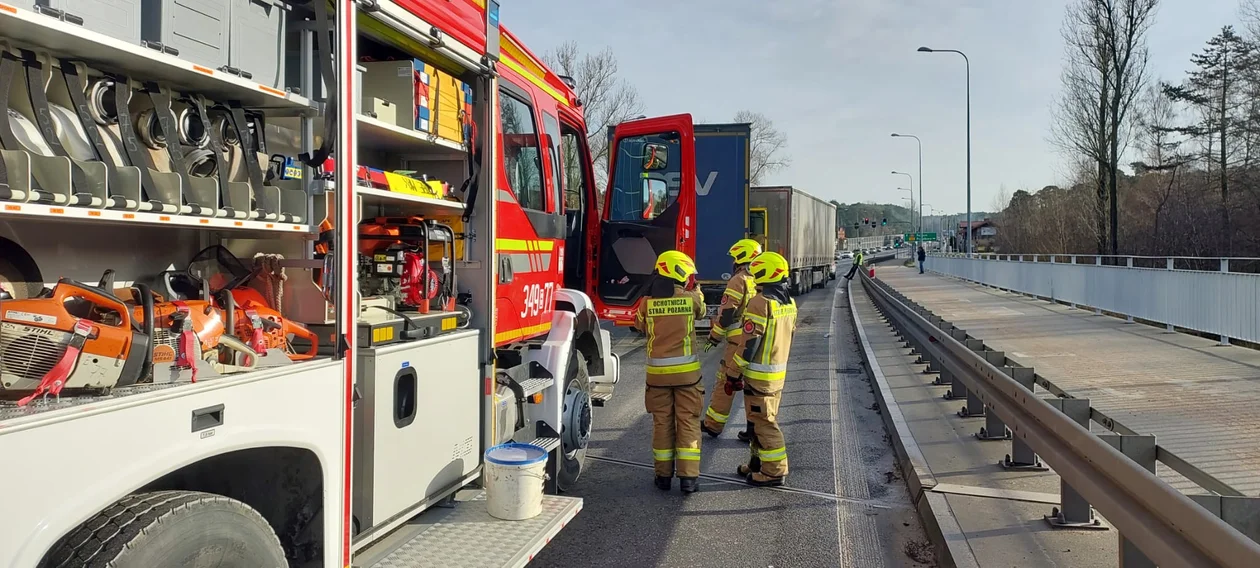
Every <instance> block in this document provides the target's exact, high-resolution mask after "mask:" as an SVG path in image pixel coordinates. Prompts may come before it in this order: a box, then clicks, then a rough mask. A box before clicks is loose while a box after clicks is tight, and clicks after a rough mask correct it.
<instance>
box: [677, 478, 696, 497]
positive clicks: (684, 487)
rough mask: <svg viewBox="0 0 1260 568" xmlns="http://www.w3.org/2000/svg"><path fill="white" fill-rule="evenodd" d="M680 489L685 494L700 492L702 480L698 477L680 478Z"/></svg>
mask: <svg viewBox="0 0 1260 568" xmlns="http://www.w3.org/2000/svg"><path fill="white" fill-rule="evenodd" d="M678 489H679V490H681V491H682V492H683V493H695V492H697V491H699V490H700V478H698V477H679V478H678Z"/></svg>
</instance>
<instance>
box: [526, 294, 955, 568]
mask: <svg viewBox="0 0 1260 568" xmlns="http://www.w3.org/2000/svg"><path fill="white" fill-rule="evenodd" d="M838 282H839V283H840V284H841V287H842V288H843V283H844V282H845V281H844V279H843V278H841V279H839V280H838ZM834 286H835V284H834V283H833V284H832V285H829V286H828V287H827V288H826V289H825V290H814V291H813V292H811V293H810V294H807V295H805V296H801V297H798V298H797V303H798V308H799V319H798V323H799V327H798V330H797V333H796V338H795V343H794V345H793V347H792V357H791V359H790V361H789V365H788V378H787V385H786V389H785V392H784V399H783V404H782V408H781V410H780V421H781V423H782V424H783V427H784V432H785V437H786V438H787V447H788V459H789V463H790V471H791V473H790V475H789V478H788V487H787V488H785V489H782V490H780V489H762V488H753V487H748V486H746V485H744V484H743V483H742V482H740V481H738V479H737V478H736V476H735V468H736V467H737V466H738V465H739V464H740V463H742V462H744V461H746V460H747V457H748V448H747V445H746V444H743V443H740V442H739V441H738V440H736V439H735V432H737V431H739V430H742V429H743V427H744V424H745V422H744V421H745V417H744V414H743V402H742V396H740V397H737V398H736V407H735V410H733V411H732V413H731V420H730V423H728V424H727V428H726V431H725V432H724V433H723V435H722V437H721V438H718V439H716V440H715V439H712V438H709V437H708V436H705V437H704V439H703V441H702V461H701V471H702V472H703V473H704V474H705V476H706V477H704V478H702V480H701V483H702V486H701V490H700V492H699V493H696V494H694V495H689V496H685V497H684V496H683V495H682V494H681V493H680V492H679V491H678V490H677V483H676V482H675V489H674V490H673V491H670V492H668V493H665V492H661V491H658V490H657V489H655V488H654V487H653V485H652V471H651V463H652V453H651V444H650V441H651V427H652V426H651V418H650V416H649V415H648V414H647V412H646V411H645V410H644V407H643V390H644V371H643V361H644V354H643V341H642V339H640V338H638V337H637V336H635V335H633V334H631V333H628V332H626V331H624V330H618V331H617V332H614V349H615V350H616V352H617V353H618V354H620V355H621V357H622V359H621V362H622V377H621V382H620V384H618V386H617V393H616V396H615V397H614V398H613V400H612V401H610V403H609V404H608V406H605V407H603V408H598V409H596V411H597V414H596V416H595V431H594V433H593V440H592V447H591V450H590V451H589V452H588V455H587V469H586V471H585V472H584V473H583V474H582V477H581V479H580V480H579V482H578V486H577V488H576V489H575V490H574V491H572V492H571V494H572V495H574V496H578V497H582V498H583V499H584V500H585V505H584V508H583V510H582V512H581V513H579V514H578V516H577V518H576V519H574V521H573V522H572V523H570V524H569V526H568V527H567V528H566V529H565V530H563V531H561V533H560V534H559V536H558V537H557V538H556V539H555V540H553V541H552V542H551V544H549V545H548V546H547V547H546V548H544V549H543V551H542V553H541V554H540V555H539V556H538V557H537V558H536V559H535V560H534V562H533V563H532V564H531V566H540V567H573V568H577V567H582V568H587V567H620V566H626V567H630V566H633V567H643V566H669V567H675V566H715V567H741V568H742V567H781V568H782V567H812V566H844V567H862V568H874V567H879V566H888V567H893V566H931V565H933V562H934V561H933V560H932V559H931V552H930V551H931V547H930V546H929V545H928V543H927V540H926V538H925V537H924V534H923V529H922V527H921V526H920V523H919V520H918V517H917V516H916V515H915V513H914V510H913V509H912V507H911V503H910V498H909V495H908V493H907V491H906V488H905V484H904V482H903V481H902V479H901V475H900V473H899V472H898V471H897V468H896V466H895V463H894V459H893V450H892V448H891V446H890V442H889V439H888V437H887V435H886V434H885V431H884V427H883V423H882V422H881V421H880V417H879V414H878V411H877V410H876V408H877V406H876V405H875V402H874V395H873V394H872V391H871V388H870V386H869V383H868V381H867V378H866V374H865V372H864V371H863V370H862V366H861V357H860V356H859V355H858V350H857V349H858V348H857V340H856V334H855V333H854V331H853V329H852V325H851V323H850V320H849V315H848V300H847V297H846V296H845V293H844V292H843V291H841V293H839V294H835V289H834ZM833 302H834V303H835V306H837V307H836V309H834V310H833ZM833 318H834V322H833ZM719 357H720V353H719V351H718V350H717V349H715V350H713V351H711V352H710V353H709V354H708V356H707V357H706V358H705V362H704V373H705V387H706V392H712V388H713V382H714V376H715V374H716V372H717V366H718V359H719ZM706 402H707V396H706ZM715 476H716V477H715ZM920 559H921V560H922V561H920Z"/></svg>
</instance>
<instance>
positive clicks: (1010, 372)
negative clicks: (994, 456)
mask: <svg viewBox="0 0 1260 568" xmlns="http://www.w3.org/2000/svg"><path fill="white" fill-rule="evenodd" d="M1003 363H1005V362H1003ZM1002 372H1003V373H1006V376H1008V377H1014V376H1015V367H1012V366H1010V365H1006V366H1003V367H1002ZM988 411H989V412H988V413H986V414H985V415H984V426H981V427H980V431H979V432H978V433H976V438H977V439H979V440H984V441H996V440H1009V439H1011V433H1010V432H1008V431H1007V430H1006V422H1004V421H1003V420H1002V417H1001V416H998V413H997V412H995V411H993V409H991V408H990V409H988Z"/></svg>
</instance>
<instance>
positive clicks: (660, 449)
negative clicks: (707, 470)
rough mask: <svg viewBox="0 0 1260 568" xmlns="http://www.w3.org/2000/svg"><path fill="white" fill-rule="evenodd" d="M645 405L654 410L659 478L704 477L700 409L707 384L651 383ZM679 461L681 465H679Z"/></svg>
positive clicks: (655, 448)
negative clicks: (657, 384) (659, 385)
mask: <svg viewBox="0 0 1260 568" xmlns="http://www.w3.org/2000/svg"><path fill="white" fill-rule="evenodd" d="M644 404H645V405H646V406H647V411H648V412H650V413H652V458H653V463H654V464H655V466H656V468H655V469H656V475H657V476H659V477H673V476H674V474H675V472H676V473H677V474H678V477H699V476H700V409H701V408H702V407H703V406H704V387H702V386H700V384H699V383H696V384H694V385H685V386H678V387H654V386H648V387H647V392H646V393H645V394H644ZM675 463H676V464H677V466H675Z"/></svg>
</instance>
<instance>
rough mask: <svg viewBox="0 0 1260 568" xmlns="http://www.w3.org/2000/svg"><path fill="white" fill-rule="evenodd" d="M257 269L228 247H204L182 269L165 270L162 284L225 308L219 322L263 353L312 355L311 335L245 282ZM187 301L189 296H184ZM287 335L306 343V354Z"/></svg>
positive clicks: (177, 294) (302, 357)
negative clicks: (241, 259)
mask: <svg viewBox="0 0 1260 568" xmlns="http://www.w3.org/2000/svg"><path fill="white" fill-rule="evenodd" d="M256 275H257V271H255V270H253V269H251V268H249V267H246V266H245V264H244V263H242V262H241V261H240V259H238V258H236V255H233V254H232V253H231V252H230V251H228V250H227V249H226V248H224V247H222V246H219V245H215V246H211V247H207V248H205V249H203V250H202V251H201V252H198V253H197V254H196V256H194V257H193V259H192V261H191V262H189V263H188V269H187V270H186V271H181V272H176V273H167V274H165V275H164V276H165V278H166V282H165V287H166V289H167V290H168V291H169V293H170V294H171V296H172V297H175V298H190V299H191V298H205V299H206V301H208V302H209V303H210V305H212V306H213V307H215V308H218V309H221V310H223V313H224V315H225V319H224V321H223V325H224V326H225V329H228V330H231V332H232V333H233V334H234V335H235V336H236V338H237V339H240V340H241V341H243V342H244V343H245V345H246V346H248V347H249V348H250V349H252V350H254V351H256V352H257V353H259V354H261V355H265V354H266V351H267V350H269V349H278V350H280V351H282V352H283V353H285V354H286V355H287V356H288V358H289V359H290V360H292V361H304V360H307V359H312V358H314V357H315V356H316V354H317V353H318V351H319V344H318V339H317V337H316V335H315V334H314V333H312V332H311V331H310V330H308V329H306V327H305V326H303V325H302V324H299V323H297V322H293V321H290V320H288V319H287V318H285V317H283V316H281V315H280V312H279V311H278V310H276V309H275V308H274V307H273V306H271V305H270V304H269V303H268V302H267V301H266V300H265V299H264V298H263V296H262V294H261V293H259V292H258V291H257V290H255V289H253V288H249V287H246V286H245V283H247V282H249V281H250V280H251V279H252V278H253V277H254V276H256ZM185 301H186V302H188V301H190V300H185ZM290 337H293V338H300V339H302V340H304V341H306V342H309V344H310V347H309V348H308V349H307V350H306V352H304V353H294V352H292V348H291V345H290Z"/></svg>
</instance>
